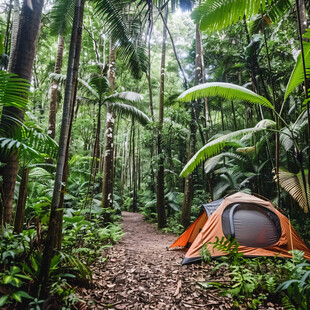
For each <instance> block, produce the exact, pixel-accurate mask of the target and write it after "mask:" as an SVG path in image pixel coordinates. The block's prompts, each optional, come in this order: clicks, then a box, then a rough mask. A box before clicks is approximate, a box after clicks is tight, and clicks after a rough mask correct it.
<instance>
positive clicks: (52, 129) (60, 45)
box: [47, 35, 65, 139]
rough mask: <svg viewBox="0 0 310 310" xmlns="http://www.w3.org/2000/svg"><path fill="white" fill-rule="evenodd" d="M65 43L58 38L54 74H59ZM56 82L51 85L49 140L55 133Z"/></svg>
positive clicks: (62, 39)
mask: <svg viewBox="0 0 310 310" xmlns="http://www.w3.org/2000/svg"><path fill="white" fill-rule="evenodd" d="M64 46H65V41H64V38H63V36H61V35H59V36H58V48H57V56H56V63H55V68H54V73H56V74H60V72H61V68H62V62H63V53H64ZM58 84H59V83H58V82H57V81H56V80H55V79H53V80H52V85H51V97H50V111H49V118H48V132H47V134H48V135H49V136H50V137H51V138H53V139H54V138H55V133H56V113H57V109H58V107H57V105H58Z"/></svg>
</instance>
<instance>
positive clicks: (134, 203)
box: [132, 118, 137, 212]
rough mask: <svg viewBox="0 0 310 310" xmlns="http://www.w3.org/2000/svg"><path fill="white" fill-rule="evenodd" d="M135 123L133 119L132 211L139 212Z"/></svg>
mask: <svg viewBox="0 0 310 310" xmlns="http://www.w3.org/2000/svg"><path fill="white" fill-rule="evenodd" d="M135 129H136V128H135V121H134V118H132V178H133V197H132V198H133V199H132V211H133V212H137V171H136V169H137V165H136V146H135V144H136V143H135V142H136V141H135V135H136V130H135Z"/></svg>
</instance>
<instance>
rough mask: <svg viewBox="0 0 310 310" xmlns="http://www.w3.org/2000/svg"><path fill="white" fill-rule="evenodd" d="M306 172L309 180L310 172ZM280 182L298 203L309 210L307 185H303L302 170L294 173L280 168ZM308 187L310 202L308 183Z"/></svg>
mask: <svg viewBox="0 0 310 310" xmlns="http://www.w3.org/2000/svg"><path fill="white" fill-rule="evenodd" d="M305 174H306V180H307V179H308V172H305ZM279 184H280V186H281V187H282V188H283V189H284V190H285V191H286V192H287V193H289V194H290V196H291V197H292V198H293V199H294V200H295V201H297V203H298V204H299V205H300V207H301V208H302V209H303V210H304V211H305V212H308V207H307V200H306V194H305V187H304V185H303V181H302V175H301V172H299V173H298V174H294V173H291V172H288V171H285V170H283V169H279ZM306 188H307V196H308V200H309V203H310V199H309V197H310V190H309V184H308V183H307V185H306Z"/></svg>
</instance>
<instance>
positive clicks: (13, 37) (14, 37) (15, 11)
mask: <svg viewBox="0 0 310 310" xmlns="http://www.w3.org/2000/svg"><path fill="white" fill-rule="evenodd" d="M18 28H19V0H14V8H13V20H12V31H11V45H10V57H9V63H8V69H7V70H8V72H12V64H13V62H12V60H13V55H14V53H15V50H16V42H17V34H18Z"/></svg>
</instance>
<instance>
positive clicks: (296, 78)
mask: <svg viewBox="0 0 310 310" xmlns="http://www.w3.org/2000/svg"><path fill="white" fill-rule="evenodd" d="M309 36H310V31H309V30H307V32H306V34H305V37H306V38H307V37H309ZM303 48H304V55H305V62H306V63H305V68H306V75H307V76H308V77H309V74H310V69H309V65H310V63H309V55H310V43H309V42H307V41H303ZM304 79H305V76H304V71H303V59H302V54H301V53H299V55H298V58H297V62H296V65H295V67H294V69H293V71H292V74H291V77H290V79H289V82H288V84H287V86H286V90H285V95H284V101H285V100H286V99H287V98H288V96H289V95H290V94H291V93H292V91H293V90H294V89H295V88H296V87H297V86H298V85H300V84H301V83H302V82H303V81H304Z"/></svg>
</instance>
